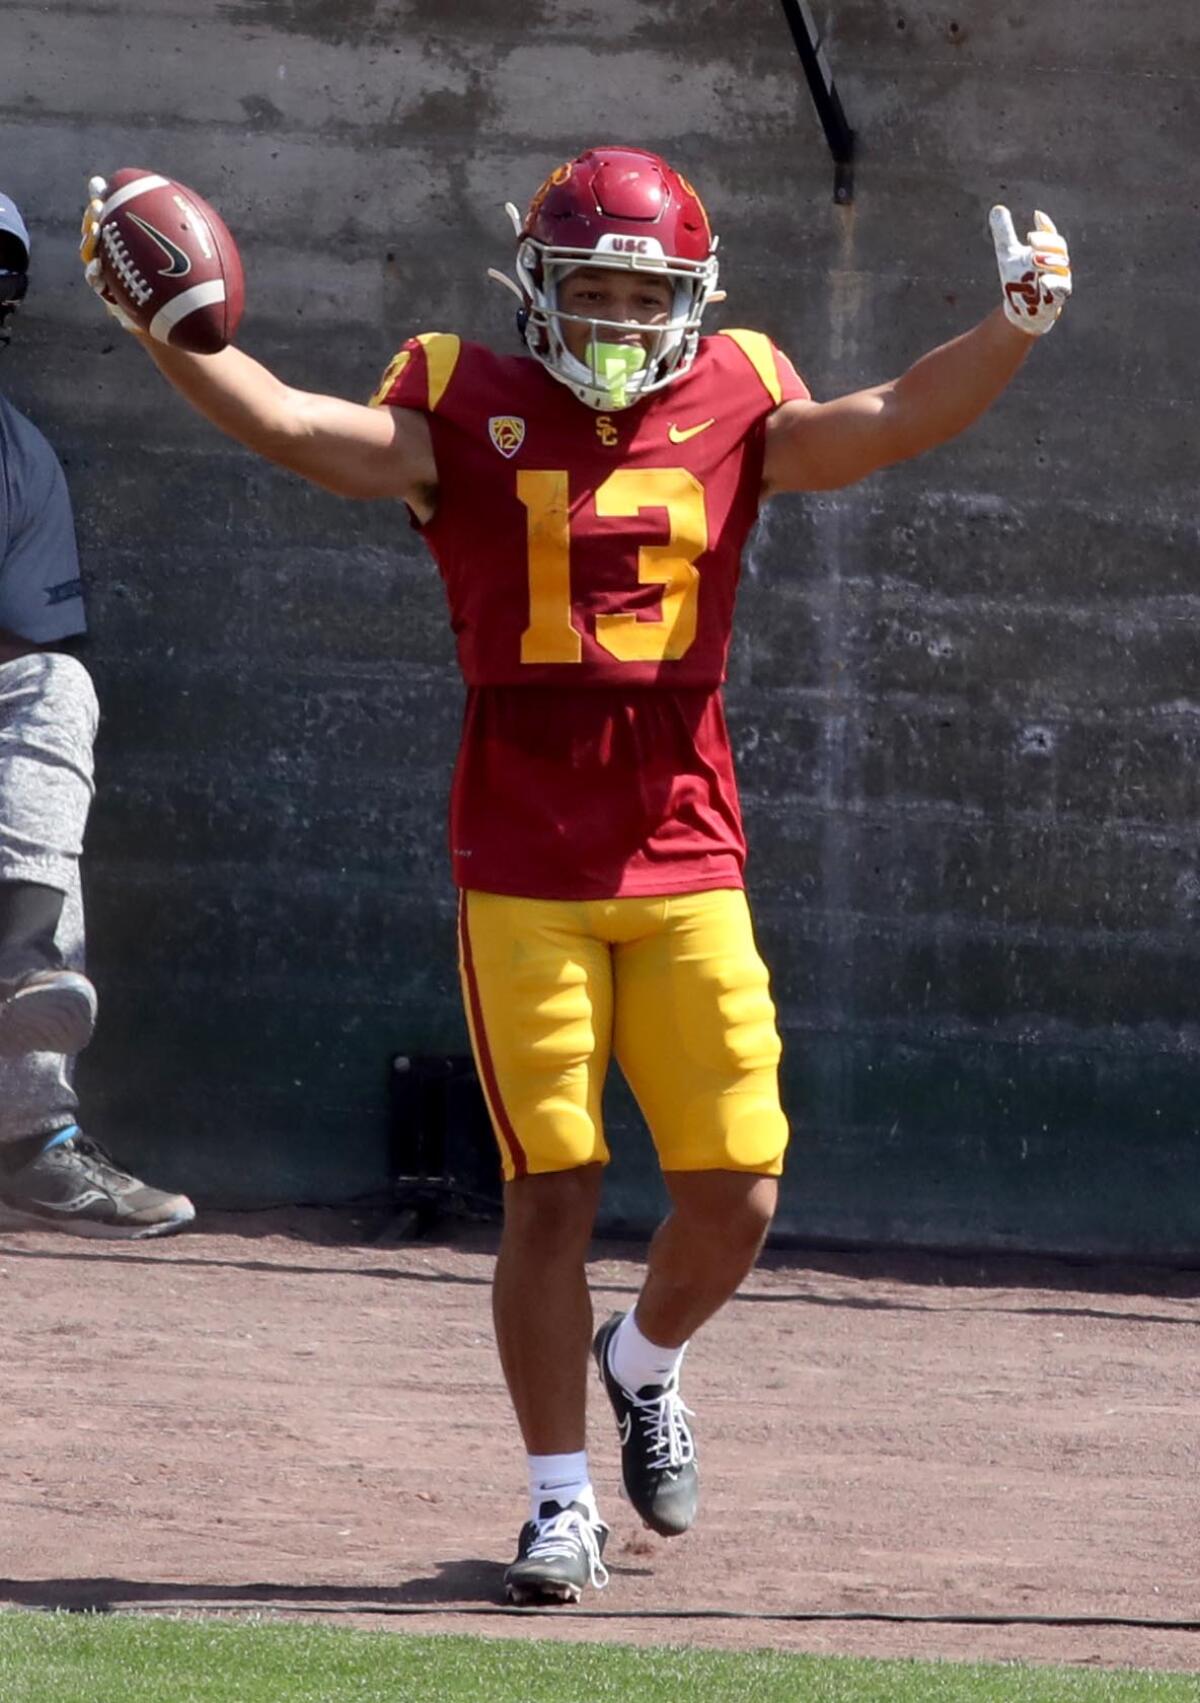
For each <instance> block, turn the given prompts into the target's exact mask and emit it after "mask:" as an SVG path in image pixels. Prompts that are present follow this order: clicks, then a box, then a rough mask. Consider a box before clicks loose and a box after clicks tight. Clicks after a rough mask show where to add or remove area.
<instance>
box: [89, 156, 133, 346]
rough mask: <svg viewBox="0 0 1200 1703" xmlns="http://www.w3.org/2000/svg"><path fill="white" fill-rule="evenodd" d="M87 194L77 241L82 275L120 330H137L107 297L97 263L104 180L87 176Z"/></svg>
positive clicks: (123, 312)
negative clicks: (81, 263) (81, 262)
mask: <svg viewBox="0 0 1200 1703" xmlns="http://www.w3.org/2000/svg"><path fill="white" fill-rule="evenodd" d="M87 192H88V199H87V206H86V207H85V208H84V209H83V224H82V226H81V227H80V239H79V258H80V259H81V260H82V261H83V275H84V277H85V278H86V279H87V281H88V283H89V284H90V286H91V288H92V289H93V290H94V291H95V292H96V294H97V296H99V298H100V300H101V301H102V302H103V303H104V305H105V307H106V308H107V309H108V311H109V313H110V314H111V315H112V316H113V318H114V319H115V320H116V322H117V324H118V325H119V326H120V327H121V330H122V331H140V330H141V327H140V326H139V325H137V324H135V322H134V321H133V320H132V319H130V317H129V315H128V314H127V313H126V312H125V311H124V309H123V308H122V307H120V305H119V304H118V303H117V302H115V301H114V300H113V298H112V296H111V295H109V293H108V286H107V285H106V284H105V282H104V269H103V267H102V266H101V264H100V256H99V255H98V254H97V253H96V248H97V245H98V243H99V240H100V215H101V213H102V212H103V211H104V202H105V198H106V197H107V195H108V184H107V182H106V180H105V179H104V178H102V177H89V178H88V186H87Z"/></svg>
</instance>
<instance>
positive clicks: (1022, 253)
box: [988, 207, 1071, 337]
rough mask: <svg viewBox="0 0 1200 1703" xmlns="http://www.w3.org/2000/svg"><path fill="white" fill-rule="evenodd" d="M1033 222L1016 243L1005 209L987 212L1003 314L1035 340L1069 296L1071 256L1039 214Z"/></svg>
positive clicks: (1013, 230)
mask: <svg viewBox="0 0 1200 1703" xmlns="http://www.w3.org/2000/svg"><path fill="white" fill-rule="evenodd" d="M1033 223H1034V229H1033V230H1031V231H1030V232H1029V234H1028V235H1027V236H1026V238H1025V241H1024V242H1020V241H1018V239H1017V233H1016V230H1015V229H1014V227H1013V222H1012V214H1011V213H1010V212H1009V210H1008V208H1007V207H993V208H992V211H991V213H990V214H989V216H988V225H989V227H990V229H991V233H992V241H993V242H994V243H995V245H996V264H997V265H998V266H999V268H1000V285H1001V288H1002V289H1003V291H1004V311H1005V313H1006V314H1007V315H1008V318H1009V319H1010V320H1011V322H1012V323H1013V324H1014V325H1015V326H1016V327H1017V329H1018V330H1019V331H1024V332H1025V333H1026V334H1027V335H1028V336H1030V337H1041V336H1042V335H1043V333H1045V332H1047V331H1049V330H1050V327H1051V326H1052V325H1053V324H1054V322H1055V320H1056V319H1057V318H1058V316H1059V314H1060V313H1061V312H1062V307H1063V303H1064V302H1065V301H1066V299H1067V297H1068V296H1069V295H1070V294H1071V256H1070V255H1069V254H1068V252H1067V239H1066V237H1064V236H1061V235H1060V234H1059V232H1058V230H1057V229H1056V228H1055V226H1054V222H1053V220H1051V219H1048V218H1047V217H1046V215H1045V213H1041V212H1037V213H1035V214H1034V215H1033Z"/></svg>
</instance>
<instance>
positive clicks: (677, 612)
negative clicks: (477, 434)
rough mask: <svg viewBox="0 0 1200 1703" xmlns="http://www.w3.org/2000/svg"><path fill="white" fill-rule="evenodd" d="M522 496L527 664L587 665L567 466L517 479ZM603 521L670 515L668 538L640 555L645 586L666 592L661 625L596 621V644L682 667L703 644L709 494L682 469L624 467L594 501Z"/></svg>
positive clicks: (622, 658)
mask: <svg viewBox="0 0 1200 1703" xmlns="http://www.w3.org/2000/svg"><path fill="white" fill-rule="evenodd" d="M517 497H518V500H519V501H520V502H521V503H522V504H523V505H524V507H525V510H526V512H527V515H528V538H529V625H528V626H527V627H526V629H525V631H524V633H522V635H521V661H522V662H530V663H532V662H579V661H581V660H582V655H583V640H582V636H581V634H580V632H579V629H578V628H577V627H576V626H574V624H573V623H572V621H571V519H570V506H569V496H568V485H567V474H566V471H565V469H551V470H548V471H524V472H520V473H518V474H517ZM595 503H596V513H597V514H598V515H601V516H618V515H630V516H632V515H638V514H640V513H641V512H642V510H643V509H665V510H666V512H667V525H668V529H669V537H668V538H667V539H666V541H665V542H664V543H661V544H643V545H641V546H640V547H639V549H638V559H637V577H638V583H639V584H641V585H652V584H658V585H661V586H662V588H663V590H662V610H661V614H660V616H659V618H658V619H657V620H653V621H646V620H640V619H639V618H638V616H637V614H635V613H633V612H632V611H631V612H629V613H628V614H621V613H608V614H603V613H602V614H598V615H597V616H596V642H597V643H598V644H600V645H602V646H603V648H604V649H605V650H606V651H608V653H609V655H610V656H613V657H615V658H616V660H617V661H618V662H676V661H678V659H679V658H680V657H681V656H684V655H686V654H687V652H688V650H689V649H690V648H691V645H692V642H693V640H694V639H695V637H696V603H697V598H698V596H699V590H700V574H699V571H698V570H697V568H696V560H697V558H698V557H699V556H702V555H703V554H704V552H705V550H706V549H707V548H708V518H707V515H706V513H705V507H704V487H703V486H702V485H701V483H700V481H699V480H698V479H697V478H696V476H695V475H694V474H693V473H689V472H688V471H687V469H686V468H683V467H645V468H633V467H623V468H618V469H617V471H616V472H615V473H610V474H609V476H608V478H607V479H605V480H604V482H603V484H601V485H600V486H599V487H598V489H597V491H596V496H595Z"/></svg>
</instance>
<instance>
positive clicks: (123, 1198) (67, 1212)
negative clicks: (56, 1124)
mask: <svg viewBox="0 0 1200 1703" xmlns="http://www.w3.org/2000/svg"><path fill="white" fill-rule="evenodd" d="M0 1151H2V1149H0ZM195 1216H196V1209H195V1207H194V1206H193V1205H192V1203H191V1201H190V1200H189V1199H188V1197H187V1196H186V1195H185V1194H165V1193H164V1192H163V1191H162V1189H152V1188H150V1187H149V1185H148V1184H146V1183H143V1182H142V1181H141V1180H140V1178H138V1177H131V1176H130V1175H129V1173H128V1172H127V1171H122V1170H120V1169H119V1168H118V1167H117V1166H116V1165H114V1164H113V1162H112V1160H111V1159H110V1158H109V1156H108V1154H107V1153H106V1152H105V1151H104V1149H103V1148H102V1147H100V1146H98V1145H97V1143H96V1142H94V1141H90V1140H89V1139H88V1137H87V1136H86V1135H83V1134H81V1133H78V1132H77V1133H76V1134H75V1135H73V1136H71V1137H70V1138H69V1139H68V1140H66V1141H60V1142H58V1143H56V1145H55V1146H53V1147H46V1148H43V1150H42V1151H41V1152H40V1153H39V1154H38V1155H37V1157H36V1158H34V1159H31V1160H30V1161H29V1163H28V1164H27V1165H23V1166H22V1167H21V1168H20V1170H17V1171H13V1172H11V1173H10V1174H8V1175H5V1174H4V1173H3V1172H2V1171H0V1229H22V1230H65V1231H66V1233H67V1234H68V1235H69V1236H106V1237H112V1238H114V1239H120V1240H130V1241H132V1240H137V1239H140V1238H141V1237H143V1236H164V1235H166V1234H168V1232H170V1231H172V1230H181V1229H182V1228H183V1226H184V1225H185V1224H190V1223H191V1221H192V1219H193V1218H194V1217H195Z"/></svg>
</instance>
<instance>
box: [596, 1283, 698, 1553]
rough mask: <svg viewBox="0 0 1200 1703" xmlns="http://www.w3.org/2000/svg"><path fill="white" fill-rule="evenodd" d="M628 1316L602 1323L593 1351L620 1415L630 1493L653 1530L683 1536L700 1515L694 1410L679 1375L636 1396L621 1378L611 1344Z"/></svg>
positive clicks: (624, 1475) (624, 1468) (627, 1491)
mask: <svg viewBox="0 0 1200 1703" xmlns="http://www.w3.org/2000/svg"><path fill="white" fill-rule="evenodd" d="M623 1317H624V1314H623V1313H614V1314H613V1316H612V1317H611V1318H610V1319H609V1321H608V1323H607V1324H603V1325H601V1326H600V1329H599V1330H598V1331H597V1332H596V1340H595V1342H594V1343H593V1344H592V1353H593V1354H594V1355H595V1357H596V1365H597V1366H598V1367H599V1369H600V1379H601V1382H602V1383H603V1385H604V1388H605V1390H606V1391H607V1392H608V1399H609V1401H610V1402H611V1403H612V1408H613V1412H614V1413H615V1414H616V1416H617V1431H618V1433H619V1435H620V1438H621V1477H622V1479H623V1481H624V1484H625V1494H626V1496H628V1498H629V1500H630V1501H631V1502H632V1503H633V1506H634V1508H635V1509H636V1510H637V1512H638V1513H639V1514H640V1515H641V1516H642V1519H643V1520H644V1521H645V1523H646V1524H647V1525H648V1526H649V1527H650V1530H651V1531H654V1532H657V1533H658V1534H659V1536H660V1537H679V1536H680V1534H681V1533H683V1532H685V1531H687V1529H688V1527H689V1526H690V1525H691V1523H692V1521H693V1520H694V1519H695V1518H696V1504H697V1502H698V1501H699V1498H700V1480H699V1475H698V1474H697V1471H696V1445H695V1442H694V1440H693V1438H692V1433H691V1429H690V1427H689V1425H688V1420H689V1418H690V1417H691V1410H690V1409H689V1408H686V1407H685V1406H684V1405H683V1402H682V1401H681V1400H680V1396H679V1380H678V1379H677V1378H676V1379H674V1380H673V1381H672V1382H671V1383H670V1384H666V1385H659V1384H646V1385H644V1386H643V1388H642V1389H640V1390H639V1391H638V1392H637V1394H636V1395H634V1394H633V1393H632V1392H631V1391H629V1390H627V1389H626V1388H625V1386H624V1385H623V1384H620V1383H618V1382H617V1380H616V1378H615V1377H614V1376H613V1373H612V1370H611V1368H610V1366H609V1363H608V1347H609V1343H610V1342H611V1341H612V1339H613V1336H614V1335H615V1333H616V1329H617V1326H618V1325H619V1324H620V1323H621V1320H622V1318H623Z"/></svg>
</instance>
